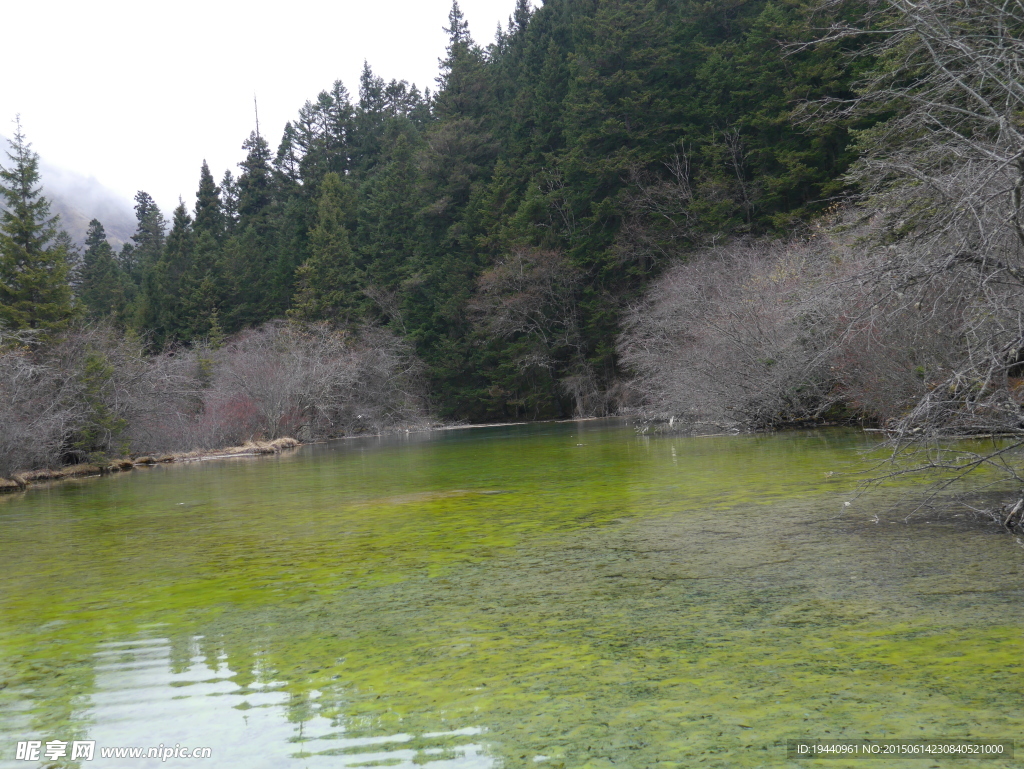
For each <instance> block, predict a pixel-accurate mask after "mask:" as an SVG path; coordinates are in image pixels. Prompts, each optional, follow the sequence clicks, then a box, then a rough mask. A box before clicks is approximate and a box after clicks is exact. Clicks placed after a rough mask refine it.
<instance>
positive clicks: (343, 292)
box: [289, 172, 360, 321]
mask: <svg viewBox="0 0 1024 769" xmlns="http://www.w3.org/2000/svg"><path fill="white" fill-rule="evenodd" d="M344 200H345V195H344V190H343V182H342V181H341V177H339V176H338V174H336V173H333V172H331V173H329V174H327V175H326V176H325V177H324V181H323V184H322V185H321V192H320V199H319V201H318V204H317V217H316V227H315V228H314V229H313V231H312V233H310V247H311V251H312V254H311V256H310V257H309V259H307V260H306V262H305V263H304V264H303V265H302V266H301V267H299V269H298V271H297V274H296V279H297V283H298V287H299V288H298V291H297V292H296V295H295V298H294V301H293V306H292V309H291V310H290V311H289V315H291V316H292V317H294V318H298V319H300V320H338V321H348V320H351V318H352V315H353V314H354V312H355V309H356V307H357V305H358V303H359V298H360V293H359V279H358V275H357V273H356V267H355V259H354V258H353V255H352V246H351V245H350V244H349V238H348V230H347V229H346V228H345V223H344V222H345V210H344V208H343V206H344Z"/></svg>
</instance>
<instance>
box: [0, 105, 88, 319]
mask: <svg viewBox="0 0 1024 769" xmlns="http://www.w3.org/2000/svg"><path fill="white" fill-rule="evenodd" d="M31 146H32V145H30V144H29V143H28V142H27V141H25V135H24V134H23V133H22V130H21V121H20V120H19V121H18V122H17V128H16V130H15V133H14V141H13V142H12V143H11V149H12V152H8V153H7V157H8V158H9V159H10V161H11V164H12V165H11V167H10V168H5V167H3V166H0V197H2V200H3V204H4V211H3V214H2V215H0V324H3V325H6V326H9V327H11V328H15V329H38V330H40V331H43V332H45V333H55V332H59V331H61V330H63V329H64V328H66V327H67V326H68V324H69V323H70V322H71V319H72V315H73V307H72V301H71V285H70V283H69V276H70V268H69V265H68V254H67V248H66V246H64V245H62V244H61V243H60V242H58V231H57V224H58V221H59V219H58V217H57V216H51V215H50V202H49V201H48V200H47V199H46V198H45V197H43V195H42V194H41V190H40V187H39V186H38V185H39V156H38V155H37V154H36V153H35V152H33V151H32V149H31Z"/></svg>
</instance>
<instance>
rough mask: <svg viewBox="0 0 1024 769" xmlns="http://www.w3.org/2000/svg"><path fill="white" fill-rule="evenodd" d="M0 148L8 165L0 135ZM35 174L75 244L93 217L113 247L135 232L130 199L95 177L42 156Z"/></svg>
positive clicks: (6, 147) (0, 159)
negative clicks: (62, 166)
mask: <svg viewBox="0 0 1024 769" xmlns="http://www.w3.org/2000/svg"><path fill="white" fill-rule="evenodd" d="M0 149H2V150H3V154H2V155H0V166H3V167H4V168H11V166H12V163H11V162H10V159H9V158H8V157H7V154H6V153H7V152H8V151H9V150H10V140H8V139H7V138H6V137H3V136H0ZM34 149H35V148H34V147H33V150H34ZM39 175H40V177H41V180H42V188H43V195H44V196H45V197H46V198H47V199H48V200H49V201H50V205H51V210H52V212H53V213H55V214H58V215H59V216H60V226H61V228H63V229H65V230H67V231H68V233H69V234H70V235H71V237H72V238H74V240H75V242H76V243H79V244H81V243H83V242H84V241H85V233H86V230H87V229H88V228H89V222H90V221H91V220H93V219H98V220H99V221H100V222H101V223H102V224H103V228H104V229H105V230H106V232H107V240H109V241H110V242H111V244H113V245H114V246H115V248H119V247H120V245H121V244H122V243H124V242H125V241H126V240H128V238H130V237H131V235H132V233H133V232H135V211H134V202H133V201H131V200H129V199H128V198H126V197H124V196H123V195H120V194H118V193H116V192H114V191H113V190H111V189H109V188H107V187H105V186H103V184H102V183H100V182H99V181H98V180H97V179H96V178H95V177H92V176H85V175H83V174H80V173H77V172H75V171H70V170H68V169H66V168H61V167H60V166H57V165H55V164H53V163H49V162H47V160H46V158H44V157H42V156H40V158H39ZM0 205H2V203H0ZM165 213H166V212H165Z"/></svg>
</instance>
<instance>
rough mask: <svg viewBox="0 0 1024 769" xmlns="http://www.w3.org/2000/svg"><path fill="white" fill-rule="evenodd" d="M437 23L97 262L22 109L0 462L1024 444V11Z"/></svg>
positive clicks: (6, 219) (545, 15)
mask: <svg viewBox="0 0 1024 769" xmlns="http://www.w3.org/2000/svg"><path fill="white" fill-rule="evenodd" d="M444 29H445V30H446V32H447V35H448V43H447V47H446V50H445V55H444V57H443V58H441V59H440V60H439V73H438V77H437V79H436V83H435V84H434V86H435V87H434V88H433V90H431V89H428V88H424V89H423V90H422V91H421V90H420V89H419V88H418V87H417V86H415V85H410V84H409V83H407V82H405V81H391V82H384V80H383V79H381V78H380V77H378V76H377V75H375V74H374V72H373V70H372V68H371V67H370V65H369V64H366V65H364V68H363V71H362V74H361V76H360V78H359V83H358V84H357V85H356V92H355V93H351V92H350V91H349V90H348V88H347V87H346V85H345V84H344V83H342V82H340V81H338V82H335V83H334V84H333V85H331V86H330V87H329V88H328V89H326V90H324V91H323V92H321V93H320V94H318V95H317V96H316V97H315V98H312V99H310V100H308V101H306V102H305V103H304V104H302V106H301V107H300V108H299V109H298V111H297V114H296V116H295V118H294V120H292V121H290V122H288V123H287V125H286V126H285V128H284V131H283V134H282V136H281V137H280V138H279V139H278V140H277V141H276V142H275V143H274V144H271V142H270V140H269V139H268V137H265V136H263V135H262V134H261V133H260V132H259V131H258V130H256V131H253V132H252V133H251V134H250V135H249V136H248V138H245V140H244V142H243V143H242V150H243V151H244V160H242V162H241V163H240V164H239V167H238V169H237V172H236V173H233V172H231V171H229V172H227V173H225V174H224V175H223V176H222V177H221V178H220V180H219V181H218V180H217V178H215V176H214V174H213V173H212V172H211V170H210V169H209V168H208V167H207V165H206V163H203V164H202V167H201V168H200V169H198V173H197V176H198V185H197V191H196V194H195V200H194V203H192V204H190V205H186V204H185V203H184V202H182V203H181V204H180V205H178V206H177V208H176V209H175V210H174V211H171V212H169V213H167V214H166V215H165V212H163V211H161V210H160V209H159V207H158V206H157V205H156V203H155V201H154V200H153V198H152V197H151V196H150V195H148V194H147V193H146V192H144V191H140V192H139V193H138V194H137V195H136V198H135V203H136V205H135V213H136V218H137V228H136V231H135V234H134V235H133V236H132V237H131V240H130V242H128V243H126V244H125V245H124V246H123V247H122V248H121V249H119V250H117V251H115V249H113V248H112V247H111V245H110V243H109V241H108V240H107V238H106V234H105V232H104V229H103V224H102V223H101V222H99V221H93V222H92V224H91V226H90V229H89V232H88V237H87V239H86V242H85V244H84V247H82V248H80V247H79V246H78V245H77V244H75V243H73V242H72V241H71V239H70V238H69V237H68V235H67V234H66V233H64V232H63V231H62V230H61V228H60V223H59V221H58V219H57V218H56V217H54V216H52V215H51V213H50V209H49V203H48V201H47V199H46V197H45V195H44V194H43V192H42V191H41V190H40V188H39V184H38V182H39V174H38V156H36V155H35V153H34V152H33V151H32V150H31V148H30V145H29V144H28V142H27V140H26V138H25V136H24V134H23V132H22V130H21V128H20V124H19V127H18V130H17V132H16V134H15V138H14V142H13V145H12V147H13V149H12V152H11V153H10V154H9V162H8V163H7V164H5V165H3V166H2V169H0V193H2V196H3V199H4V211H3V213H2V217H0V395H2V398H0V423H3V422H6V424H7V426H8V430H7V432H6V433H0V454H3V455H4V456H7V457H8V459H7V460H5V463H4V466H5V467H7V468H8V469H7V470H5V472H9V471H10V469H12V468H15V469H16V467H17V466H21V465H23V464H24V462H23V461H22V460H21V459H19V457H28V456H30V455H32V456H37V458H36V459H34V460H32V462H31V463H34V464H35V465H39V466H41V465H45V464H47V463H49V464H53V463H68V462H73V461H79V462H80V461H82V460H86V459H88V458H90V457H107V456H110V455H112V454H121V455H123V454H124V453H125V452H127V451H128V450H129V449H128V448H127V447H128V446H129V445H131V446H134V447H136V448H143V447H146V450H151V451H152V450H157V449H161V450H167V449H168V448H169V447H173V449H175V450H181V449H188V448H190V447H191V446H197V445H215V444H216V443H217V442H223V441H241V440H244V439H250V438H251V439H257V438H259V437H261V436H262V437H265V438H273V437H275V436H283V435H297V436H298V437H299V438H300V439H302V438H303V437H304V436H306V437H314V436H315V437H322V438H323V437H331V436H335V435H339V434H346V433H351V432H361V431H366V430H374V431H381V430H384V429H388V428H389V427H395V426H399V425H402V424H413V423H415V424H421V425H423V424H426V423H427V422H429V420H430V419H431V418H436V417H440V418H441V419H444V420H447V421H451V420H464V421H469V422H494V421H504V420H524V419H527V420H530V419H547V418H559V417H578V416H601V415H606V414H615V413H618V414H632V415H634V416H638V417H639V418H640V420H641V424H652V423H655V422H658V423H666V424H667V425H668V426H669V428H670V429H671V428H672V427H675V426H677V425H678V426H683V427H686V428H689V429H696V430H705V431H707V430H710V431H723V430H730V431H734V430H741V429H750V428H753V429H765V428H768V429H773V428H776V427H781V426H787V425H800V424H820V423H822V422H836V421H847V422H849V421H863V422H866V423H871V424H874V425H876V426H878V427H881V428H882V429H883V430H885V431H886V432H887V433H888V434H889V435H890V437H891V439H892V440H893V445H894V446H895V448H896V449H897V453H899V452H900V451H902V450H903V449H904V448H908V447H909V448H910V449H914V448H915V447H919V446H921V445H926V446H927V445H931V446H932V448H933V449H934V450H933V451H931V453H929V452H925V453H924V454H922V455H919V456H918V459H916V460H915V461H920V463H921V465H920V466H923V467H932V468H939V469H942V470H948V469H950V467H952V468H954V469H955V470H956V471H957V472H961V471H962V472H965V473H966V472H969V471H970V470H971V469H973V468H975V467H980V466H987V465H988V464H989V463H991V462H993V461H995V460H994V457H998V456H1003V455H1004V454H1005V452H1006V451H1008V450H1009V449H1007V448H1000V449H998V450H993V451H995V453H992V452H991V451H989V452H985V451H980V452H979V453H978V454H977V455H976V456H975V455H974V454H964V453H962V452H961V453H957V454H954V455H953V456H952V458H951V459H950V458H948V457H946V454H945V453H944V451H945V450H944V449H941V448H939V447H940V445H941V439H943V438H944V437H949V436H964V435H975V436H977V435H988V436H992V435H999V436H1003V437H1009V438H1013V439H1014V441H1015V442H1014V443H1013V445H1014V446H1015V445H1024V338H1022V336H1021V331H1020V329H1021V328H1024V160H1022V158H1024V122H1022V120H1021V115H1024V89H1022V88H1021V85H1020V77H1019V73H1020V71H1022V70H1024V4H1021V3H1020V2H1015V3H993V2H988V0H978V2H972V3H968V4H964V3H961V2H959V0H924V2H920V3H908V2H905V0H882V2H879V3H861V2H858V0H825V1H824V2H815V3H814V4H810V3H808V2H805V0H717V1H716V2H713V3H708V2H702V0H546V2H544V4H543V5H542V6H541V7H539V8H533V7H532V5H531V4H530V2H529V1H528V0H517V2H516V4H515V7H514V8H513V9H512V15H511V16H510V17H509V20H508V24H507V25H506V26H504V27H502V28H499V30H498V33H497V35H496V37H495V39H494V41H493V42H491V43H489V44H486V45H484V44H481V43H478V42H477V41H475V40H474V38H473V36H472V35H471V33H470V29H469V24H468V22H467V20H466V19H465V17H464V15H463V14H462V12H461V10H460V8H459V5H458V3H457V2H455V3H453V4H452V8H451V11H450V14H449V16H448V20H447V24H446V26H445V27H444ZM168 217H169V219H168ZM55 404H61V405H60V408H58V407H57V406H56V405H55ZM5 414H6V416H5ZM161 415H162V416H161ZM15 424H17V425H19V426H18V427H17V429H15V428H14V427H12V425H15ZM44 434H45V435H47V436H49V437H48V438H46V440H41V439H39V438H38V437H35V436H39V435H44ZM19 436H20V437H19ZM168 436H171V437H168ZM931 439H936V440H938V441H940V443H932V444H928V443H927V442H928V441H930V440H931ZM8 444H9V445H8ZM221 445H224V444H223V443H221ZM5 446H7V448H5ZM1011 448H1012V446H1011ZM37 449H38V451H37ZM33 451H35V452H36V453H35V454H32V452H33ZM957 451H959V449H957ZM5 452H6V453H5ZM19 462H21V465H19ZM950 462H952V464H950ZM31 463H30V464H31ZM1000 467H1001V470H1002V471H1004V472H1009V473H1010V474H1011V475H1013V477H1016V475H1015V473H1016V470H1014V469H1013V468H1012V467H1011V466H1009V465H1006V463H1002V464H1001V465H1000ZM1020 510H1024V502H1022V503H1021V506H1020V507H1019V508H1018V512H1019V511H1020Z"/></svg>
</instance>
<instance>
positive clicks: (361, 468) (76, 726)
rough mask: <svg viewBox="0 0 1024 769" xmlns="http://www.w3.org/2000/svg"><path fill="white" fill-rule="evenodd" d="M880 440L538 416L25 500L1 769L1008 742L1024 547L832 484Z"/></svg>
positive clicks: (680, 755) (633, 755) (6, 637)
mask: <svg viewBox="0 0 1024 769" xmlns="http://www.w3.org/2000/svg"><path fill="white" fill-rule="evenodd" d="M866 440H867V439H865V437H864V436H863V435H861V434H858V433H855V432H851V431H845V432H844V431H836V432H827V433H817V434H815V433H805V434H794V435H786V436H774V437H766V436H744V437H738V438H701V439H688V438H677V437H638V436H636V435H635V434H634V433H633V432H632V431H631V430H629V429H628V428H622V427H618V426H615V425H612V426H609V425H607V424H603V425H599V424H595V423H582V424H568V425H554V426H552V425H538V426H530V427H527V428H512V429H503V430H498V431H482V430H469V431H464V432H462V433H451V434H447V435H442V436H434V437H432V438H430V439H429V440H417V441H412V440H408V441H407V440H405V439H404V438H402V439H398V440H393V441H352V442H345V443H344V444H341V445H333V446H321V447H310V448H309V449H308V450H303V451H302V452H300V453H298V454H296V455H293V456H291V457H275V458H267V459H265V460H256V461H247V462H228V463H208V464H206V465H204V466H200V467H169V468H156V469H154V470H153V471H143V472H138V473H133V474H129V475H126V476H123V477H119V478H116V479H115V478H111V479H102V480H100V481H98V482H93V483H82V484H77V485H68V486H63V487H54V488H52V489H41V490H38V492H33V493H30V494H27V495H24V496H22V497H20V498H18V499H16V500H15V499H12V500H9V501H7V502H5V503H4V504H2V505H0V577H2V579H3V583H2V584H3V586H4V589H3V592H2V593H0V765H3V766H8V765H10V766H12V767H13V766H24V765H26V764H25V763H24V762H14V761H10V760H9V759H10V757H11V756H13V755H14V748H13V745H14V743H15V742H16V741H18V740H25V739H32V738H37V739H44V740H45V739H62V740H74V739H90V740H91V739H94V740H96V741H97V743H98V746H99V747H103V746H114V745H123V746H140V747H141V746H150V745H158V744H160V743H163V744H164V745H174V744H176V743H180V744H182V745H189V746H204V745H209V746H210V747H212V748H213V749H214V760H213V762H212V763H211V765H212V766H218V767H220V766H228V767H232V766H239V767H243V766H244V767H261V766H267V767H272V766H274V767H280V766H295V767H305V766H310V767H314V766H327V765H330V766H332V767H334V766H371V765H381V764H384V765H404V766H412V765H420V764H422V763H429V764H435V765H438V766H445V767H448V766H451V767H456V766H457V767H484V766H492V765H494V766H497V765H501V766H503V767H516V766H537V765H548V766H560V765H564V766H611V765H618V766H622V765H626V766H648V765H657V764H658V763H659V762H667V763H672V764H675V765H687V766H689V765H698V764H699V765H711V766H716V765H717V766H729V767H733V766H779V765H783V764H784V763H785V762H784V761H783V760H781V759H780V756H781V755H782V747H781V746H783V745H784V742H785V740H786V739H789V738H796V737H805V736H815V735H823V734H831V735H834V736H837V737H838V736H849V737H858V738H859V737H865V736H866V737H883V736H896V737H906V738H910V737H919V736H968V735H976V736H981V735H985V736H992V737H1002V738H1007V739H1009V738H1012V737H1013V735H1014V734H1015V732H1016V731H1018V730H1019V729H1020V727H1021V726H1024V723H1022V718H1021V713H1024V694H1022V692H1021V690H1020V687H1019V686H1018V685H1017V683H1016V682H1017V680H1018V678H1019V676H1020V674H1021V672H1024V670H1022V664H1024V663H1022V662H1021V660H1022V659H1024V632H1022V628H1024V617H1022V612H1021V608H1020V607H1021V605H1022V601H1021V599H1022V598H1024V595H1022V585H1024V569H1022V567H1021V552H1020V548H1019V547H1018V545H1017V544H1016V543H1015V542H1014V541H1013V540H1012V538H1008V537H1005V536H1002V535H998V534H996V533H995V532H994V531H991V530H989V529H986V528H985V527H984V526H979V525H974V524H972V523H970V522H968V521H966V520H956V521H954V520H952V519H934V520H929V519H927V518H921V519H915V521H914V523H913V525H911V526H908V525H905V524H903V523H902V522H893V521H890V520H889V519H888V518H887V517H886V516H885V515H882V516H881V518H878V517H877V516H876V515H875V514H876V513H877V512H878V511H879V510H880V509H882V508H880V507H877V508H876V507H872V506H871V505H874V504H875V503H874V502H872V503H869V504H861V505H859V506H858V505H854V506H853V507H852V508H846V507H845V506H844V505H843V502H844V500H846V499H847V498H848V495H847V494H846V492H848V491H849V489H850V488H851V486H850V484H849V483H848V482H846V481H843V480H842V479H838V480H837V479H836V477H835V476H829V475H827V473H831V472H835V471H837V470H838V471H842V470H843V469H846V468H849V467H850V466H854V465H856V463H857V462H858V461H862V460H861V457H860V453H859V452H860V451H861V449H863V448H864V446H865V445H866ZM881 502H883V503H884V502H886V500H885V499H884V498H883V499H882V500H881ZM876 520H878V521H879V522H878V523H876V522H875V521H876ZM4 760H7V763H4ZM121 761H124V760H123V759H121ZM149 761H150V763H149V764H148V765H152V766H156V765H158V764H159V765H161V766H171V765H172V764H173V763H174V762H173V760H169V761H168V762H166V763H163V762H160V761H159V760H158V759H150V760H149ZM108 763H110V765H111V766H113V765H125V764H124V763H118V762H117V760H114V759H110V760H109V761H108ZM178 763H179V764H181V763H182V762H180V761H179V762H178ZM186 763H189V764H190V765H195V762H192V761H189V762H186ZM102 765H103V763H102V762H101V759H100V757H99V755H97V759H96V760H95V761H94V762H86V763H84V764H83V766H102ZM131 765H132V766H144V765H147V764H145V763H144V762H140V763H136V762H134V761H133V762H132V764H131ZM992 765H993V766H997V765H999V764H998V763H993V764H992ZM837 766H838V765H837Z"/></svg>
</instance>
